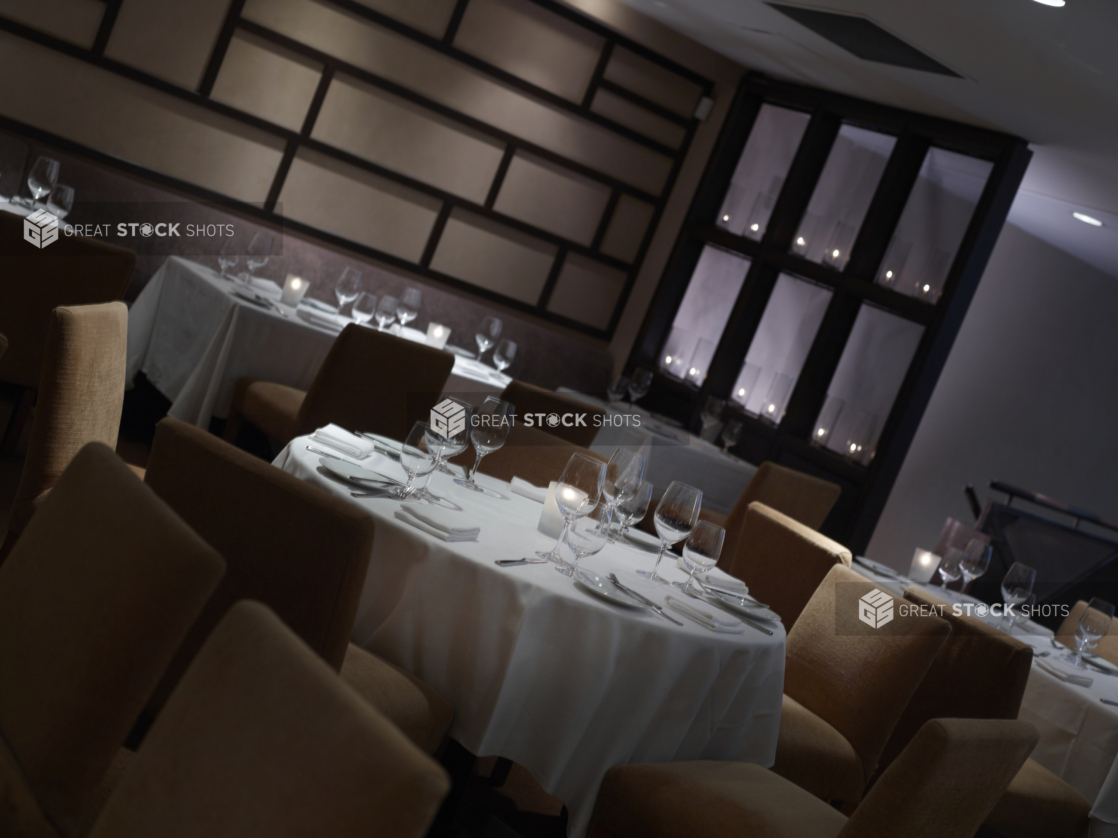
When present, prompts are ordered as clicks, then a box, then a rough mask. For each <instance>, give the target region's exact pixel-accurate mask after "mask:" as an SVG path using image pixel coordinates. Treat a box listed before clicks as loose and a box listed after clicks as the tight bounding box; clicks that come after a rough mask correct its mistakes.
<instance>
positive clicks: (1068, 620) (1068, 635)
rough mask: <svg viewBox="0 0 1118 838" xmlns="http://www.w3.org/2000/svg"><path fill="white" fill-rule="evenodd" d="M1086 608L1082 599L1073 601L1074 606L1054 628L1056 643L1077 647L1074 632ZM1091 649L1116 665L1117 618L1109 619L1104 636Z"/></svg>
mask: <svg viewBox="0 0 1118 838" xmlns="http://www.w3.org/2000/svg"><path fill="white" fill-rule="evenodd" d="M1086 610H1087V603H1086V602H1084V601H1083V600H1079V601H1078V602H1077V603H1075V606H1074V607H1073V608H1072V609H1071V611H1070V612H1069V613H1068V615H1067V616H1066V617H1064V620H1063V622H1062V623H1060V627H1059V628H1058V629H1056V641H1057V642H1058V643H1062V644H1063V645H1065V646H1067V647H1068V648H1069V649H1078V648H1079V646H1078V645H1077V644H1076V642H1075V633H1076V631H1078V629H1079V621H1080V620H1081V619H1083V612H1084V611H1086ZM1091 651H1092V652H1094V653H1095V654H1096V655H1098V656H1099V657H1100V658H1103V659H1104V660H1108V661H1110V662H1111V663H1112V664H1114V665H1116V666H1118V619H1116V620H1111V621H1110V628H1109V629H1108V630H1107V632H1106V636H1105V637H1103V638H1102V639H1101V640H1099V642H1098V643H1097V644H1096V646H1095V648H1093V649H1092V650H1091Z"/></svg>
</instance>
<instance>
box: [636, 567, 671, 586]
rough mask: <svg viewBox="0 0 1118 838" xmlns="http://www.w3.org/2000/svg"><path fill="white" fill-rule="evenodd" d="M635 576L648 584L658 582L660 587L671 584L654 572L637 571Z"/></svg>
mask: <svg viewBox="0 0 1118 838" xmlns="http://www.w3.org/2000/svg"><path fill="white" fill-rule="evenodd" d="M637 576H639V577H641V579H647V580H649V581H650V582H659V583H660V584H661V585H670V584H671V582H669V581H668V580H667V579H665V578H664V577H663V576H661V575H660V574H659V573H657V572H656V571H654V570H638V571H637Z"/></svg>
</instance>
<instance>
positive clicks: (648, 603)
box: [609, 573, 683, 626]
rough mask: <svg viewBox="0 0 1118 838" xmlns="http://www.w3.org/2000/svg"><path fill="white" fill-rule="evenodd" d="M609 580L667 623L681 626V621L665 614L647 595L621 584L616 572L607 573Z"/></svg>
mask: <svg viewBox="0 0 1118 838" xmlns="http://www.w3.org/2000/svg"><path fill="white" fill-rule="evenodd" d="M609 581H611V582H612V583H613V584H615V585H616V586H617V587H619V588H620V589H621V590H623V591H624V592H625V593H627V594H628V595H629V596H631V597H632V598H633V599H635V600H636V601H637V602H640V603H643V604H644V606H645V607H646V608H650V609H651V610H653V611H655V612H656V613H657V614H659V615H660V616H661V617H663V618H664V619H665V620H667V621H668V622H669V623H675V624H676V625H677V626H682V625H683V623H681V622H680V621H679V620H677V619H675V618H674V617H669V616H668V615H667V614H665V613H664V609H663V608H661V607H660V606H659V605H657V604H656V603H655V602H653V601H652V600H650V599H649V598H648V597H646V596H643V595H642V594H638V593H637V592H636V591H634V590H633V589H632V588H626V587H625V586H624V585H622V584H621V583H620V582H619V581H618V580H617V574H616V573H611V574H610V575H609Z"/></svg>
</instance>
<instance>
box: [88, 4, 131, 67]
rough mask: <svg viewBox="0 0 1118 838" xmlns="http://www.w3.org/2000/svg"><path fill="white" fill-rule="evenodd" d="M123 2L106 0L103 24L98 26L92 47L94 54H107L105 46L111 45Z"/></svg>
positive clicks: (102, 18)
mask: <svg viewBox="0 0 1118 838" xmlns="http://www.w3.org/2000/svg"><path fill="white" fill-rule="evenodd" d="M123 3H124V0H105V11H104V13H103V14H102V15H101V25H100V26H98V27H97V37H95V38H94V39H93V46H92V47H91V48H90V50H91V52H92V53H93V54H94V55H104V54H105V47H107V46H108V45H109V38H111V37H112V34H113V26H114V25H115V24H116V18H117V15H119V14H120V7H121V6H122V5H123Z"/></svg>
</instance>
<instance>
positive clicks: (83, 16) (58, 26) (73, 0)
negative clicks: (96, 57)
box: [0, 0, 105, 47]
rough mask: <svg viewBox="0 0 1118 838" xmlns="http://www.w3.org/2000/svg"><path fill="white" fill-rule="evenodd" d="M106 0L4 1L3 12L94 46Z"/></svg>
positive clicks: (0, 0)
mask: <svg viewBox="0 0 1118 838" xmlns="http://www.w3.org/2000/svg"><path fill="white" fill-rule="evenodd" d="M104 14H105V4H104V2H103V0H0V15H3V16H4V17H7V18H11V19H12V20H15V21H18V22H19V23H23V24H26V25H27V26H30V27H31V28H33V29H38V30H39V31H40V32H46V33H48V34H50V35H54V36H55V37H57V38H61V39H62V40H64V41H70V42H71V43H74V44H78V45H80V46H83V47H91V46H93V41H94V39H95V38H96V37H97V29H98V28H99V27H100V26H101V18H102V17H103V16H104Z"/></svg>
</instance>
